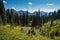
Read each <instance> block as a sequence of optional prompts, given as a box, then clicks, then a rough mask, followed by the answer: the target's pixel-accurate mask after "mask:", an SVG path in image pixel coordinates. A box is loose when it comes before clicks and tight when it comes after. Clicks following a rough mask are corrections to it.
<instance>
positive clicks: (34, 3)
mask: <svg viewBox="0 0 60 40" xmlns="http://www.w3.org/2000/svg"><path fill="white" fill-rule="evenodd" d="M3 2H4V5H5V8H6V9H7V8H13V9H15V10H27V9H28V10H29V11H30V12H33V11H37V10H38V9H40V10H41V11H46V12H50V11H54V10H57V9H59V8H60V0H4V1H3Z"/></svg>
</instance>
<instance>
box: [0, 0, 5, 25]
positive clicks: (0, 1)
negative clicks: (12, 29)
mask: <svg viewBox="0 0 60 40" xmlns="http://www.w3.org/2000/svg"><path fill="white" fill-rule="evenodd" d="M0 16H1V18H2V22H3V24H5V23H6V14H5V8H4V4H3V0H0Z"/></svg>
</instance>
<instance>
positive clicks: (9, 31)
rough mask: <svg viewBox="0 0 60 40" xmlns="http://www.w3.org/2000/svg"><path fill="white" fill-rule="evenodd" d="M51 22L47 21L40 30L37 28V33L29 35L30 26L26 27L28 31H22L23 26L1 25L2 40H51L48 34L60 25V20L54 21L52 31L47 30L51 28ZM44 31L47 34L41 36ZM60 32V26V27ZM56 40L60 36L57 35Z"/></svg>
mask: <svg viewBox="0 0 60 40" xmlns="http://www.w3.org/2000/svg"><path fill="white" fill-rule="evenodd" d="M49 25H50V22H48V23H45V24H44V25H43V26H42V28H41V31H40V32H38V31H39V30H40V29H38V30H35V31H36V35H33V36H28V35H27V32H28V30H29V29H30V27H24V29H26V30H27V31H26V32H21V31H20V30H21V26H17V27H10V25H5V26H3V25H0V40H49V38H47V37H46V36H47V35H49V34H48V32H49V33H52V32H55V31H56V30H57V27H58V26H60V20H55V21H54V23H53V27H51V31H47V30H48V29H49ZM42 31H43V32H44V33H45V35H46V36H41V35H40V34H43V33H41V32H42ZM59 33H60V28H59ZM54 40H60V37H55V38H54Z"/></svg>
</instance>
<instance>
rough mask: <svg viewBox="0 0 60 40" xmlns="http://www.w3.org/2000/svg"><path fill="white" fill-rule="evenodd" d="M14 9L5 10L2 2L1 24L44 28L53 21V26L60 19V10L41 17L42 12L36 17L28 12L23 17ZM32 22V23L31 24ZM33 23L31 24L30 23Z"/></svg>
mask: <svg viewBox="0 0 60 40" xmlns="http://www.w3.org/2000/svg"><path fill="white" fill-rule="evenodd" d="M13 10H14V9H7V10H5V8H4V4H3V0H0V24H3V25H5V24H10V25H22V26H29V25H30V24H31V25H30V26H32V27H35V26H38V25H39V26H42V25H43V24H44V23H45V22H48V21H51V26H52V23H53V20H56V19H59V18H60V9H59V10H58V11H54V12H51V13H49V15H48V16H46V15H47V14H45V15H43V16H41V14H40V10H38V12H36V15H30V16H29V15H28V14H29V13H28V10H27V11H26V12H25V13H24V12H23V13H22V15H19V14H18V12H15V14H14V12H13ZM31 21H32V22H31ZM30 22H31V23H30Z"/></svg>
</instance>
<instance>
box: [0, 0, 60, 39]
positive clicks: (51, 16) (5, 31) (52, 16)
mask: <svg viewBox="0 0 60 40" xmlns="http://www.w3.org/2000/svg"><path fill="white" fill-rule="evenodd" d="M19 13H20V14H19ZM19 13H18V11H16V10H14V9H12V8H11V9H5V7H4V3H3V0H0V40H60V9H58V10H57V11H54V12H49V13H48V15H47V13H45V14H44V15H41V11H40V9H39V10H38V11H36V12H35V13H33V14H32V15H29V12H28V10H27V11H22V12H19Z"/></svg>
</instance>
